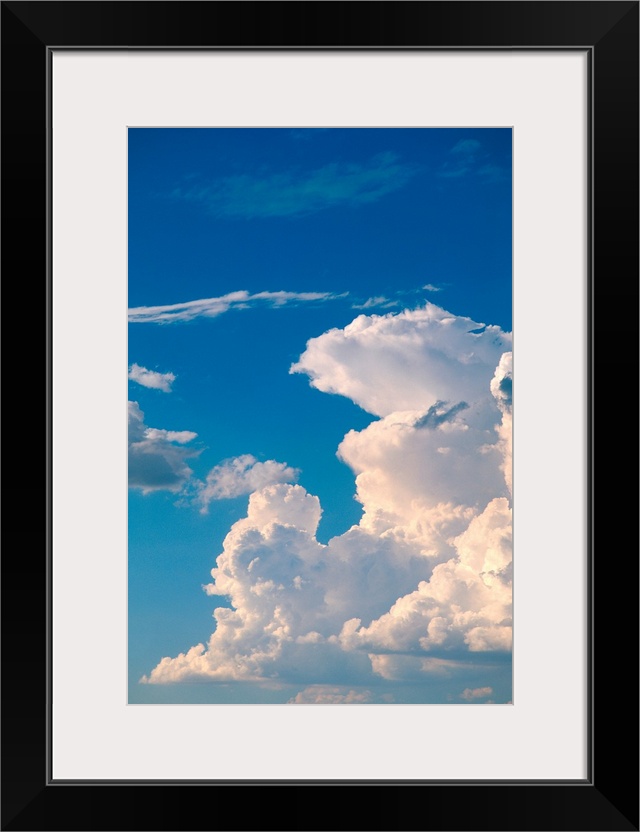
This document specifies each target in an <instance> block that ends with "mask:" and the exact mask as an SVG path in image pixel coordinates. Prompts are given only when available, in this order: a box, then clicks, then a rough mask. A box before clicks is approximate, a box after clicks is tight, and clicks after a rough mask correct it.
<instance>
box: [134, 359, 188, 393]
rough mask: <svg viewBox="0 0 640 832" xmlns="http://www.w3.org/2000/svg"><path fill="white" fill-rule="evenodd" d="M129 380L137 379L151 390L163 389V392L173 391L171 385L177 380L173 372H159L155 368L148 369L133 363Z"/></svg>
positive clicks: (137, 382) (137, 381)
mask: <svg viewBox="0 0 640 832" xmlns="http://www.w3.org/2000/svg"><path fill="white" fill-rule="evenodd" d="M129 380H130V381H135V383H136V384H140V385H142V387H149V388H150V389H151V390H162V392H163V393H170V392H171V385H172V384H173V382H174V381H175V380H176V377H175V375H174V374H173V373H157V372H155V370H147V368H146V367H141V366H140V365H139V364H132V365H131V367H129Z"/></svg>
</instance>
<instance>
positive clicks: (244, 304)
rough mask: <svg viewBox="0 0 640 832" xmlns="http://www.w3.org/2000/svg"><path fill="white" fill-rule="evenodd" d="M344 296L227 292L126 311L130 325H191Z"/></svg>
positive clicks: (330, 293)
mask: <svg viewBox="0 0 640 832" xmlns="http://www.w3.org/2000/svg"><path fill="white" fill-rule="evenodd" d="M346 294H347V293H344V294H341V295H337V294H334V293H332V292H256V293H254V294H250V293H249V292H247V291H246V290H241V291H238V292H229V294H227V295H221V296H220V297H217V298H202V299H200V300H190V301H186V302H185V303H172V304H169V305H167V306H137V307H135V308H132V309H129V323H132V324H172V323H179V322H185V321H192V320H194V318H217V317H218V315H222V314H224V313H225V312H228V311H229V310H230V309H249V308H251V307H254V306H270V307H278V306H286V305H287V304H294V303H309V302H312V301H325V300H335V299H337V298H342V297H345V295H346Z"/></svg>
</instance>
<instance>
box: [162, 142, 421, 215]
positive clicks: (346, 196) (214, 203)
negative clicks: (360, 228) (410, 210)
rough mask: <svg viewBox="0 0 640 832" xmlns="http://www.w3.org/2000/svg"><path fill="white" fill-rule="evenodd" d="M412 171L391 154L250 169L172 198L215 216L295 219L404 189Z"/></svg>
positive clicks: (182, 190) (184, 190)
mask: <svg viewBox="0 0 640 832" xmlns="http://www.w3.org/2000/svg"><path fill="white" fill-rule="evenodd" d="M415 173H416V169H415V168H414V167H412V166H410V165H407V164H403V163H402V162H401V161H400V159H399V157H398V156H397V155H396V154H394V153H380V154H378V155H377V156H374V157H373V158H372V159H370V160H369V162H367V163H366V164H357V163H332V164H328V165H324V166H323V167H321V168H316V169H315V170H308V171H303V170H298V171H287V172H286V173H282V172H272V173H267V174H262V175H252V174H249V173H245V174H241V175H236V176H227V177H224V178H220V179H216V180H214V181H209V182H203V181H201V182H197V183H195V184H193V183H189V184H188V185H184V186H181V187H178V188H176V189H175V191H174V196H176V197H179V198H181V199H185V200H188V201H190V202H196V203H200V204H202V205H204V206H205V207H206V208H207V209H208V210H209V211H211V213H212V214H213V215H214V216H216V217H234V218H240V217H241V218H245V219H255V218H257V217H296V216H304V215H307V214H313V213H316V212H318V211H323V210H326V209H328V208H332V207H334V206H336V205H353V206H357V205H366V204H369V203H372V202H377V201H378V200H379V199H381V198H382V197H383V196H385V195H386V194H388V193H391V192H393V191H396V190H398V189H399V188H402V187H403V186H404V185H405V184H406V183H407V182H408V181H409V179H410V178H411V177H412V176H413V175H414V174H415Z"/></svg>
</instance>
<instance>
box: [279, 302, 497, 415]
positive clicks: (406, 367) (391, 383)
mask: <svg viewBox="0 0 640 832" xmlns="http://www.w3.org/2000/svg"><path fill="white" fill-rule="evenodd" d="M478 329H482V331H481V332H473V331H472V330H478ZM510 349H511V335H510V333H506V332H503V331H502V330H501V329H500V327H498V326H485V325H484V324H480V323H477V322H476V321H472V320H471V319H470V318H464V317H460V316H456V315H452V314H451V313H450V312H447V311H446V310H444V309H442V308H441V307H439V306H436V305H435V304H433V303H427V304H426V305H425V306H424V307H421V308H419V309H413V310H405V311H403V312H400V313H399V314H393V313H388V314H386V315H370V316H367V315H359V316H358V317H357V318H356V319H355V320H354V321H353V322H352V323H350V324H349V325H348V326H347V327H345V328H344V329H331V330H329V331H328V332H325V333H324V334H323V335H320V336H319V337H318V338H312V339H311V340H310V341H309V342H308V343H307V348H306V350H305V352H304V353H303V354H302V356H301V357H300V360H299V361H298V362H296V363H294V364H293V365H292V367H291V369H290V372H292V373H306V374H307V375H308V376H309V377H310V379H311V384H312V386H313V387H316V388H317V389H318V390H321V391H323V392H324V393H339V394H340V395H342V396H346V397H348V398H350V399H351V400H352V401H354V402H355V403H356V404H358V405H360V407H362V408H363V409H364V410H366V411H368V412H369V413H373V414H375V415H376V416H388V415H389V414H390V413H393V412H395V411H399V410H426V409H427V408H429V407H431V406H432V405H433V404H435V403H436V402H437V401H439V400H443V401H453V402H454V403H455V402H458V401H460V400H461V399H462V398H464V400H465V401H467V402H471V401H474V400H477V399H483V398H485V397H486V395H487V391H488V388H489V384H490V381H491V379H492V377H493V374H494V371H495V368H496V365H497V364H498V362H499V361H500V357H501V356H502V354H503V353H504V352H505V351H506V350H510ZM461 394H462V395H461Z"/></svg>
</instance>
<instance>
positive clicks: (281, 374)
mask: <svg viewBox="0 0 640 832" xmlns="http://www.w3.org/2000/svg"><path fill="white" fill-rule="evenodd" d="M511 141H512V136H511V131H510V130H509V129H495V130H494V129H465V130H461V129H326V130H325V129H314V130H308V129H305V130H296V129H146V128H145V129H141V128H135V129H130V130H129V166H128V168H129V263H128V286H129V307H130V308H134V309H135V308H139V307H153V306H167V305H172V304H179V303H186V302H189V301H195V300H200V299H206V298H218V297H221V296H224V295H225V294H227V293H231V292H237V291H239V290H246V291H247V292H248V293H249V295H254V294H257V293H261V292H280V291H285V292H292V293H323V294H324V293H327V294H331V295H332V296H336V297H330V298H327V299H319V300H316V301H313V300H300V301H299V302H294V301H291V302H288V303H286V304H284V305H282V306H278V307H275V308H274V306H273V304H272V303H271V302H270V301H265V302H262V301H260V300H259V301H258V302H250V303H249V304H248V306H247V307H246V308H242V307H240V306H238V307H237V308H232V309H230V310H229V311H226V312H224V313H223V314H219V315H217V316H216V317H202V316H200V317H194V318H193V319H192V320H187V321H183V322H172V323H169V324H167V325H160V324H157V323H154V322H145V323H131V324H130V325H129V365H132V364H134V363H135V364H137V365H139V366H141V367H144V368H147V369H148V370H151V371H154V372H157V373H162V374H166V373H172V374H174V375H175V377H176V378H175V381H174V382H173V384H172V390H171V392H169V393H166V392H162V391H161V390H158V389H150V388H147V387H144V386H141V385H140V384H137V383H135V382H133V381H131V382H130V390H129V398H130V399H131V400H132V401H135V402H137V403H138V405H139V407H140V410H141V411H142V412H143V413H144V422H145V424H146V425H147V426H149V427H152V428H157V429H160V430H168V431H192V432H194V433H197V434H198V436H197V438H196V439H195V440H193V441H191V442H190V443H189V444H188V447H193V448H194V449H196V450H197V451H199V454H198V456H195V457H192V458H189V459H188V460H187V463H188V464H189V466H190V467H191V468H192V470H193V472H194V477H195V478H197V479H199V480H204V478H205V477H206V475H207V472H208V471H209V470H210V469H211V468H213V467H214V466H215V465H218V464H219V463H220V462H222V461H223V460H225V459H229V458H231V457H237V456H240V455H242V454H252V455H253V456H254V457H256V458H257V459H258V460H277V461H279V462H286V463H288V464H289V465H290V466H293V467H295V468H297V469H300V471H301V474H300V476H299V480H298V481H299V483H300V484H301V485H303V486H304V487H305V488H306V489H307V491H309V492H310V493H312V494H315V495H317V496H318V497H319V498H320V501H321V504H322V507H323V511H324V514H323V518H322V521H321V524H320V527H319V531H318V539H319V540H320V541H321V542H326V541H327V540H328V539H329V538H330V537H333V536H334V535H337V534H341V533H342V532H344V531H345V530H346V529H347V528H349V526H350V525H352V524H353V523H357V522H358V519H359V517H360V514H361V511H360V506H359V504H358V503H357V502H356V501H355V500H354V499H353V494H354V476H353V473H352V472H351V471H350V469H349V468H348V467H347V466H346V465H344V464H343V463H342V462H340V461H339V460H338V459H337V458H336V455H335V453H336V449H337V447H338V444H339V443H340V441H341V439H342V438H343V436H344V435H345V433H346V432H347V431H349V430H351V429H355V430H360V429H362V428H364V427H365V426H366V425H367V424H369V423H370V422H371V421H372V420H373V419H374V418H375V417H373V416H372V415H370V414H368V413H366V412H365V411H363V410H361V409H360V408H359V407H358V406H357V405H355V404H353V403H352V402H351V401H350V400H348V399H346V398H342V397H340V396H335V395H327V394H324V393H321V392H319V391H318V390H315V389H313V388H311V387H310V385H309V379H308V378H307V377H306V376H304V375H290V374H289V372H288V370H289V367H290V366H291V364H292V363H293V362H295V361H297V360H298V358H299V357H300V355H301V353H302V352H303V351H304V349H305V344H306V342H307V341H308V339H310V338H312V337H316V336H319V335H320V334H321V333H323V332H326V331H327V330H328V329H331V328H333V327H340V328H341V327H344V326H346V325H347V324H348V323H349V322H350V321H352V320H353V319H354V318H355V317H356V316H357V315H358V314H362V313H363V312H364V313H366V314H384V313H387V312H394V311H399V310H401V309H403V308H415V307H417V306H419V305H421V304H424V302H425V301H426V300H429V301H431V302H433V303H435V304H438V305H439V306H442V307H444V308H445V309H447V310H448V311H450V312H452V313H454V314H456V315H463V316H468V317H470V318H472V319H473V320H475V321H478V322H480V323H486V324H497V325H499V326H500V327H502V329H503V330H505V331H510V330H511V302H512V293H511V280H512V274H511ZM424 287H430V288H424ZM436 290H437V291H436ZM367 302H368V305H367V306H366V307H365V308H364V309H363V308H360V307H364V306H365V304H367ZM185 447H187V446H186V445H185ZM246 506H247V497H246V496H240V497H235V498H232V499H225V500H216V501H213V502H211V503H210V505H209V507H208V513H207V514H201V513H200V511H199V510H198V507H196V506H194V504H193V499H192V496H190V494H189V491H188V489H187V492H185V493H182V494H180V493H178V492H172V491H167V490H154V491H151V492H150V493H142V492H141V490H140V489H137V488H132V489H130V503H129V664H130V679H129V682H130V701H132V702H135V701H190V696H191V694H190V693H188V691H187V686H185V689H184V692H183V693H182V694H180V693H176V690H175V688H174V689H173V690H172V691H171V693H169V694H167V693H165V692H164V691H163V689H158V688H152V687H151V686H139V685H138V684H137V680H138V679H139V678H140V676H141V675H142V674H144V673H148V672H149V671H150V670H151V669H152V668H153V667H154V666H155V665H156V664H157V662H158V661H159V660H160V658H161V657H162V656H169V655H170V656H175V655H177V653H179V652H182V651H185V650H186V649H188V648H189V647H190V646H191V645H193V644H196V643H197V642H199V641H206V640H207V638H208V637H209V635H210V633H211V632H212V618H211V613H212V610H213V607H214V606H220V605H224V603H225V602H224V599H220V598H216V599H215V604H214V603H213V602H212V601H213V599H211V598H209V597H207V596H206V595H205V594H204V593H203V592H202V591H201V589H200V586H201V585H202V584H205V583H207V582H208V581H209V580H210V576H209V571H210V569H211V567H212V566H214V561H215V557H216V556H217V554H218V553H219V552H220V551H221V546H222V541H223V539H224V536H225V535H226V533H227V532H228V530H229V528H230V526H231V525H232V523H233V522H235V521H236V520H238V519H239V518H241V517H242V516H243V515H244V514H245V513H246ZM504 675H505V679H506V681H505V685H507V682H508V681H509V679H508V678H507V677H508V675H509V674H508V673H506V674H504ZM198 695H199V696H204V699H205V701H209V699H207V697H208V696H210V697H211V700H212V701H213V700H215V694H214V693H211V694H209V693H207V694H206V695H204V694H198ZM272 695H273V696H275V694H269V696H272ZM416 695H417V694H416ZM237 696H238V698H239V699H240V698H242V696H244V693H238V694H237ZM265 696H266V694H265ZM407 696H408V697H409V698H410V695H409V694H407ZM163 697H165V698H163ZM167 697H168V698H167ZM172 697H173V698H172ZM181 697H182V698H181ZM427 700H428V697H427V699H426V700H424V701H427ZM198 701H201V700H198ZM265 701H267V700H265ZM285 701H286V700H285Z"/></svg>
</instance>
